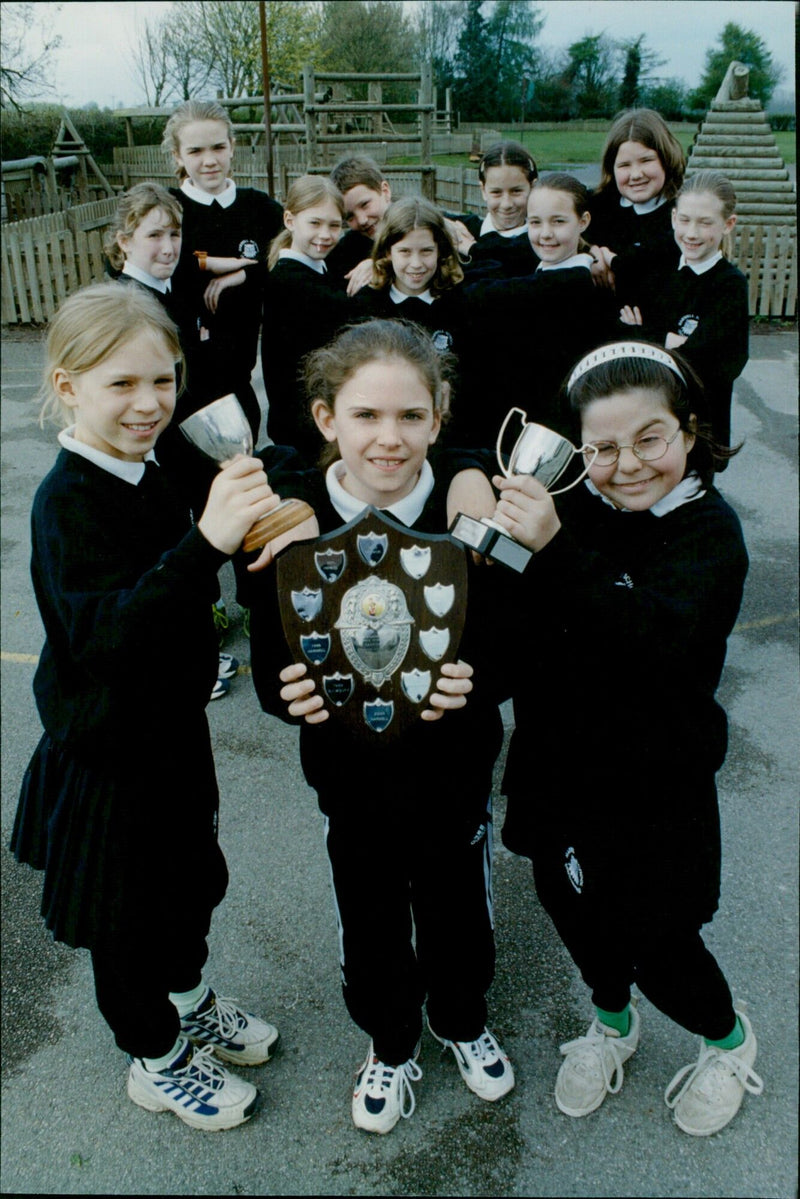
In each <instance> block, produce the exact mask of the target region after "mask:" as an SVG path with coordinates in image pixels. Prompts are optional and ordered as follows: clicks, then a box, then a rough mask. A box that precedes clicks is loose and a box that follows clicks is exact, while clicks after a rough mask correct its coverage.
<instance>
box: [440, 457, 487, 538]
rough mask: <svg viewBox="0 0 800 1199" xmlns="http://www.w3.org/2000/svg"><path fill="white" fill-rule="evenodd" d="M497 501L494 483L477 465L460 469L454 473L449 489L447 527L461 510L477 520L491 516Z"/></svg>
mask: <svg viewBox="0 0 800 1199" xmlns="http://www.w3.org/2000/svg"><path fill="white" fill-rule="evenodd" d="M495 503H496V500H495V495H494V492H493V491H492V485H491V483H490V482H489V480H488V479H487V477H486V475H485V474H484V473H483V471H482V470H478V469H477V467H470V468H469V469H467V470H460V471H459V472H458V474H456V475H453V478H452V481H451V483H450V486H449V487H448V489H447V527H448V528H449V527H450V525H451V524H452V523H453V521H454V520H455V518H456V517H457V516H458V514H459V512H463V513H464V515H465V516H472V517H474V518H475V520H480V518H481V517H482V516H491V515H492V513H493V512H494V507H495Z"/></svg>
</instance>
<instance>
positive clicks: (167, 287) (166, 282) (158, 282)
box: [122, 259, 172, 296]
mask: <svg viewBox="0 0 800 1199" xmlns="http://www.w3.org/2000/svg"><path fill="white" fill-rule="evenodd" d="M122 273H123V275H130V277H131V279H136V280H137V281H138V282H139V283H144V285H145V287H152V289H153V291H160V292H161V294H162V296H165V295H167V293H168V292H170V291H172V279H171V278H170V279H156V277H155V275H150V274H148V272H147V271H143V270H141V269H140V268H139V267H138V266H134V264H133V263H132V262H128V261H127V259H126V260H125V265H124V266H123V268H122Z"/></svg>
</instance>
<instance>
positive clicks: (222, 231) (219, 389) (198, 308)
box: [170, 179, 283, 441]
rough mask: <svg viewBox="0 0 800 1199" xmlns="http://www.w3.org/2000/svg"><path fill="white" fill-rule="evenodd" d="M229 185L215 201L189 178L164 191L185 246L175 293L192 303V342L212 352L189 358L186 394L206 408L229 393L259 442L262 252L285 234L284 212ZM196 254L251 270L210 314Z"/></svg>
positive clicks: (206, 279) (262, 195)
mask: <svg viewBox="0 0 800 1199" xmlns="http://www.w3.org/2000/svg"><path fill="white" fill-rule="evenodd" d="M228 184H229V186H228V187H227V188H226V189H225V191H223V192H221V193H220V194H219V195H210V194H209V193H208V192H204V191H202V190H201V189H200V188H198V187H195V186H194V185H193V184H192V183H191V182H190V181H189V180H188V179H185V180H184V181H183V183H182V184H181V186H180V187H179V188H170V191H171V192H172V194H173V195H174V196H175V197H176V199H177V200H178V201H179V203H180V205H181V208H182V210H183V244H182V247H181V256H180V260H179V262H178V266H177V268H176V271H175V274H174V276H173V279H174V286H175V288H176V290H178V291H179V292H180V293H182V294H186V295H187V297H188V298H189V300H190V302H191V303H192V305H193V309H194V319H195V321H196V327H197V330H198V334H197V335H198V338H200V339H201V340H202V341H203V342H206V341H207V342H209V343H210V347H211V353H210V354H208V353H206V352H205V348H204V352H203V353H202V354H201V355H199V356H198V357H195V354H194V353H192V354H190V357H189V360H188V362H187V369H188V384H189V388H190V391H191V392H192V394H193V395H197V396H198V397H199V398H202V399H203V402H204V403H210V402H211V401H212V400H215V399H218V398H219V397H220V396H222V395H226V394H227V393H229V392H234V393H235V394H236V395H237V396H238V397H239V400H240V402H241V404H242V407H243V408H244V409H245V412H246V414H247V418H248V420H249V421H250V425H251V428H252V430H253V439H254V441H257V440H258V431H259V427H260V421H261V411H260V406H259V403H258V399H257V397H256V394H255V392H254V391H253V388H252V385H251V383H250V376H251V374H252V372H253V368H254V367H255V365H256V360H257V357H258V336H259V329H260V326H261V315H262V302H263V294H264V283H265V280H266V276H267V267H266V260H267V253H268V251H269V245H270V242H271V241H272V240H273V238H274V237H276V236H277V234H278V233H279V232H280V231H281V229H282V228H283V210H282V208H281V206H280V204H278V203H277V201H275V200H273V199H272V198H271V197H270V196H268V195H267V194H266V192H262V191H258V190H257V189H256V188H253V187H237V186H236V184H235V183H234V182H233V181H232V180H228ZM196 250H202V251H205V252H206V253H207V254H209V255H212V256H214V257H220V258H249V259H252V261H253V262H254V264H255V265H253V266H248V267H245V268H243V269H244V272H245V278H244V282H243V283H240V284H238V285H237V286H235V287H230V288H228V289H227V290H226V291H225V292H224V293H223V294H222V296H221V297H220V301H219V305H218V307H217V311H216V312H215V313H212V312H210V311H209V310H208V308H207V307H206V305H205V302H204V300H203V293H204V292H205V290H206V288H207V287H208V284H209V283H210V282H211V281H212V280H213V279H214V278H215V277H216V276H214V275H213V274H211V273H210V272H208V271H201V270H200V267H199V263H198V260H197V258H196V257H195V251H196ZM206 348H207V347H206Z"/></svg>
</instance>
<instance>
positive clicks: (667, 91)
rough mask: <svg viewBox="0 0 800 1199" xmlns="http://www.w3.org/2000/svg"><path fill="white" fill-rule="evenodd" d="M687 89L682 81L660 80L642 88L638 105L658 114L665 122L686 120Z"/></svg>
mask: <svg viewBox="0 0 800 1199" xmlns="http://www.w3.org/2000/svg"><path fill="white" fill-rule="evenodd" d="M687 95H688V89H687V87H686V84H685V83H684V82H683V80H682V79H675V78H671V79H661V80H659V81H658V82H655V81H654V82H653V83H652V84H649V85H647V86H645V87H643V88H642V91H641V93H640V95H639V104H640V105H641V106H642V107H643V108H652V109H654V110H655V111H656V112H658V113H660V114H661V116H662V117H663V118H664V120H665V121H682V120H685V118H686V107H687V100H686V98H687Z"/></svg>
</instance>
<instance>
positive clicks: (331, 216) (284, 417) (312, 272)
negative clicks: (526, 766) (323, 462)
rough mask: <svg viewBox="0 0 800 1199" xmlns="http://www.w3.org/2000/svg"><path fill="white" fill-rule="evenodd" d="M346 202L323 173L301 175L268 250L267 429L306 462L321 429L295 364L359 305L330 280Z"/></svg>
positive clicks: (264, 344)
mask: <svg viewBox="0 0 800 1199" xmlns="http://www.w3.org/2000/svg"><path fill="white" fill-rule="evenodd" d="M343 223H344V202H343V200H342V197H341V194H340V192H339V191H338V189H337V188H336V187H335V186H334V184H333V183H331V181H330V180H329V179H327V178H326V177H325V176H324V175H303V176H301V178H300V179H296V180H295V181H294V183H293V184H292V185H291V187H290V188H289V191H288V194H287V196H286V205H285V208H284V212H283V225H284V229H283V231H282V232H281V234H280V235H279V236H278V237H277V238H275V240H274V241H273V243H272V246H271V248H270V252H269V267H270V275H269V282H268V285H267V300H266V306H265V321H264V330H263V333H262V337H261V367H262V370H263V372H264V386H265V387H266V390H267V399H268V401H269V413H268V416H267V432H268V433H269V436H270V437H271V438H272V440H273V442H275V443H276V444H280V445H291V446H294V448H295V449H296V450H297V451H298V453H300V454H301V455H303V456H304V457H305V458H306V459H307V460H308V461H309V463H310V462H313V461H314V460H315V458H316V456H317V454H318V453H319V435H318V434H317V432H316V430H315V429H314V428H313V426H312V425H311V422H310V421H309V420H308V419H307V418H306V415H305V412H304V405H303V393H302V386H301V384H300V382H299V380H298V377H297V371H298V365H299V363H300V360H301V359H302V358H303V357H304V355H305V354H308V353H310V351H311V350H314V349H316V348H317V346H320V345H323V344H324V343H325V342H326V341H328V340H329V339H330V338H331V337H332V336H333V334H334V333H335V332H336V330H337V329H338V328H339V327H340V325H342V324H344V323H345V322H346V321H347V320H348V318H349V317H350V316H351V315H352V313H353V312H354V308H353V305H352V303H351V301H350V300H348V298H347V296H346V295H345V293H344V292H343V291H340V290H339V289H338V288H337V287H336V286H335V285H334V284H333V283H332V282H331V280H330V277H329V275H328V273H327V270H326V266H325V259H326V258H327V256H328V254H329V253H330V252H331V250H332V249H333V247H334V246H335V245H336V243H337V241H338V240H339V236H340V234H341V231H342V225H343Z"/></svg>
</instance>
